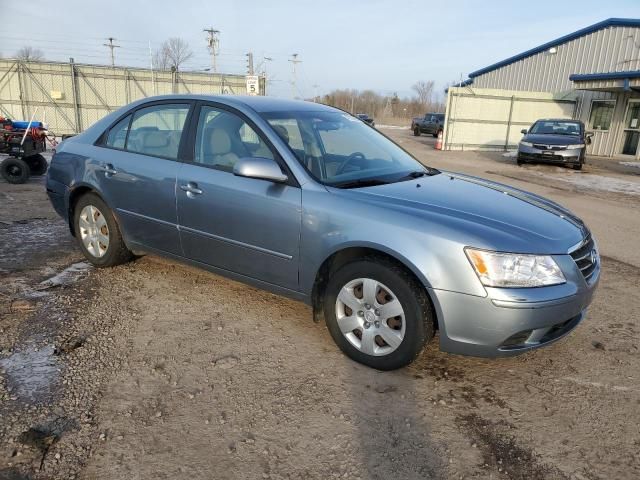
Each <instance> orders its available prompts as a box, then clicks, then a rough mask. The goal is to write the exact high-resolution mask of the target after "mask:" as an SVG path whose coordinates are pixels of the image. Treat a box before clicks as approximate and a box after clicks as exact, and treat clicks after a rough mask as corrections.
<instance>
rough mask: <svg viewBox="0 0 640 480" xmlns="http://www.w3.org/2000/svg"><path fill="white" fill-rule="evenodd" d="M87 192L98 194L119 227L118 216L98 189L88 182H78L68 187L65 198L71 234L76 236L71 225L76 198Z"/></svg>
mask: <svg viewBox="0 0 640 480" xmlns="http://www.w3.org/2000/svg"><path fill="white" fill-rule="evenodd" d="M87 193H93V194H94V195H96V196H98V197H99V198H100V200H102V201H103V202H104V203H106V204H107V206H108V207H109V208H110V210H111V213H112V215H113V218H114V219H115V221H116V222H117V223H118V226H119V227H120V225H121V223H120V219H119V218H118V215H117V213H116V212H115V210H114V209H113V208H111V205H109V203H108V202H107V200H106V199H105V198H104V196H103V195H102V194H101V193H100V192H99V191H98V190H96V188H95V187H94V186H93V185H91V184H88V183H78V184H76V185H74V186H73V188H72V189H70V191H69V198H68V200H67V205H68V209H67V212H68V213H67V217H68V223H69V230H70V232H71V235H73V236H74V237H75V236H76V232H75V228H74V226H73V219H74V216H75V207H76V204H77V203H78V200H80V198H82V197H83V196H84V195H86V194H87ZM123 237H124V235H123Z"/></svg>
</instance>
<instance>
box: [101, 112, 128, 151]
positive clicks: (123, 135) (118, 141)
mask: <svg viewBox="0 0 640 480" xmlns="http://www.w3.org/2000/svg"><path fill="white" fill-rule="evenodd" d="M130 121H131V115H127V116H126V117H125V118H123V119H122V120H120V121H119V122H118V123H116V124H115V125H114V126H113V127H112V128H111V130H109V135H107V140H106V141H105V144H106V145H107V146H108V147H112V148H124V146H125V141H126V140H127V132H128V131H129V122H130Z"/></svg>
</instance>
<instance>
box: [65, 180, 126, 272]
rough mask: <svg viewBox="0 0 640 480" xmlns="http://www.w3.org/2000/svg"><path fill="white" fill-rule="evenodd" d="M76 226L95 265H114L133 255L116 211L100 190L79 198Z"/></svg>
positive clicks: (81, 245)
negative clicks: (115, 215) (117, 219)
mask: <svg viewBox="0 0 640 480" xmlns="http://www.w3.org/2000/svg"><path fill="white" fill-rule="evenodd" d="M74 227H75V228H74V231H75V236H76V238H77V240H78V243H79V244H80V248H81V249H82V253H84V256H85V257H86V258H87V260H88V261H89V262H90V263H91V264H92V265H94V266H95V267H113V266H115V265H120V264H122V263H126V262H128V261H129V260H131V259H132V258H133V255H132V254H131V252H130V251H129V249H128V248H127V246H126V245H125V243H124V240H123V239H122V234H121V233H120V228H119V227H118V223H117V222H116V220H115V218H114V216H113V213H111V210H110V209H109V207H108V206H107V204H106V203H104V201H103V200H102V199H101V198H100V197H99V196H97V195H96V194H94V193H88V194H86V195H84V196H83V197H81V198H80V200H78V203H77V204H76V206H75V209H74Z"/></svg>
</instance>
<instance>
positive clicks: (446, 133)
mask: <svg viewBox="0 0 640 480" xmlns="http://www.w3.org/2000/svg"><path fill="white" fill-rule="evenodd" d="M451 88H453V87H449V91H448V92H447V107H446V109H445V113H446V115H445V124H444V125H445V129H444V138H443V142H442V143H443V146H442V147H443V148H442V149H443V150H447V144H448V142H449V139H450V137H451V135H450V131H451V129H452V128H453V122H454V121H455V119H453V116H452V113H453V112H452V111H451V105H452V101H453V96H454V92H452V91H451Z"/></svg>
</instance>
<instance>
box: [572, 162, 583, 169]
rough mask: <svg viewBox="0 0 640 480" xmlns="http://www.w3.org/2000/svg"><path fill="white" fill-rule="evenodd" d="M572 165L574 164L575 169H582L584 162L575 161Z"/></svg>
mask: <svg viewBox="0 0 640 480" xmlns="http://www.w3.org/2000/svg"><path fill="white" fill-rule="evenodd" d="M572 166H573V169H574V170H582V164H581V163H574V164H573V165H572Z"/></svg>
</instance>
